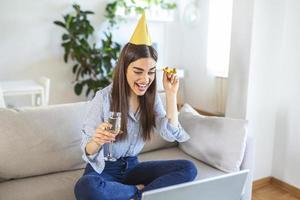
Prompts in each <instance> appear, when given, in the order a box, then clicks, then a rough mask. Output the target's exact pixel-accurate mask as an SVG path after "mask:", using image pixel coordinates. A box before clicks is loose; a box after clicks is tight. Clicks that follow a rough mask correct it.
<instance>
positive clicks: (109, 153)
mask: <svg viewBox="0 0 300 200" xmlns="http://www.w3.org/2000/svg"><path fill="white" fill-rule="evenodd" d="M108 148H109V149H108V156H109V157H112V142H110V143H109V145H108Z"/></svg>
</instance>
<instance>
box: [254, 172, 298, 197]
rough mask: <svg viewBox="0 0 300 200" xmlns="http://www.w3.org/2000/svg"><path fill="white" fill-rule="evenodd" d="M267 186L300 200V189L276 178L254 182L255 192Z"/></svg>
mask: <svg viewBox="0 0 300 200" xmlns="http://www.w3.org/2000/svg"><path fill="white" fill-rule="evenodd" d="M267 185H274V186H276V187H278V188H280V189H283V190H285V191H287V192H289V193H290V194H292V195H294V196H296V197H298V198H300V189H299V188H297V187H295V186H292V185H290V184H288V183H286V182H284V181H281V180H279V179H277V178H274V177H271V176H270V177H266V178H262V179H259V180H256V181H254V182H253V191H254V190H257V189H259V188H262V187H264V186H267Z"/></svg>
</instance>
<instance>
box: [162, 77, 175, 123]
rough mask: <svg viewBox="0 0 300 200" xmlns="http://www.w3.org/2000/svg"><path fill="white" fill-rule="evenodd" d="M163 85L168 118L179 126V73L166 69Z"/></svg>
mask: <svg viewBox="0 0 300 200" xmlns="http://www.w3.org/2000/svg"><path fill="white" fill-rule="evenodd" d="M163 85H164V89H165V92H166V104H167V109H166V110H167V118H168V119H169V122H170V123H171V124H173V125H175V126H177V125H178V114H177V92H178V88H179V78H178V76H177V74H173V73H167V72H165V71H164V76H163Z"/></svg>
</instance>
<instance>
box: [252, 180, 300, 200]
mask: <svg viewBox="0 0 300 200" xmlns="http://www.w3.org/2000/svg"><path fill="white" fill-rule="evenodd" d="M252 200H300V198H297V197H295V196H293V195H291V194H289V193H288V192H286V191H285V190H283V189H280V188H278V187H276V186H274V185H272V184H269V185H266V186H264V187H262V188H259V189H256V190H254V191H253V195H252Z"/></svg>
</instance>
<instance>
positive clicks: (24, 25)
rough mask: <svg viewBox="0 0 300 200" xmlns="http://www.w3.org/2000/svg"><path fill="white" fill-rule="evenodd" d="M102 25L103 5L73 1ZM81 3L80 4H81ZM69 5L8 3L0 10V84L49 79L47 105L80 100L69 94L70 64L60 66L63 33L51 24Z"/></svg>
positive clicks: (17, 0)
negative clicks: (48, 101) (46, 77)
mask: <svg viewBox="0 0 300 200" xmlns="http://www.w3.org/2000/svg"><path fill="white" fill-rule="evenodd" d="M77 2H79V3H80V4H81V5H82V7H83V9H91V10H94V11H95V12H96V16H95V17H94V18H93V20H92V22H93V23H94V24H100V23H101V21H103V10H104V2H103V1H92V0H85V1H77ZM83 2H84V3H83ZM71 4H72V1H69V0H64V1H55V2H54V1H50V0H46V1H33V0H26V1H21V0H11V1H5V2H2V3H1V6H0V27H1V31H0V55H1V59H0V80H1V81H3V80H18V79H35V78H37V77H39V76H48V77H49V78H51V89H50V104H56V103H65V102H73V101H80V100H83V99H84V98H83V97H77V96H76V95H75V94H74V92H73V85H72V81H73V80H74V77H73V75H72V67H71V66H72V64H70V63H69V64H68V65H67V64H65V63H64V62H63V48H62V47H61V46H60V43H61V35H62V33H63V29H61V28H59V27H58V26H56V25H54V24H53V21H55V20H61V19H62V13H66V12H68V11H69V10H70V7H71V6H70V5H71Z"/></svg>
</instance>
